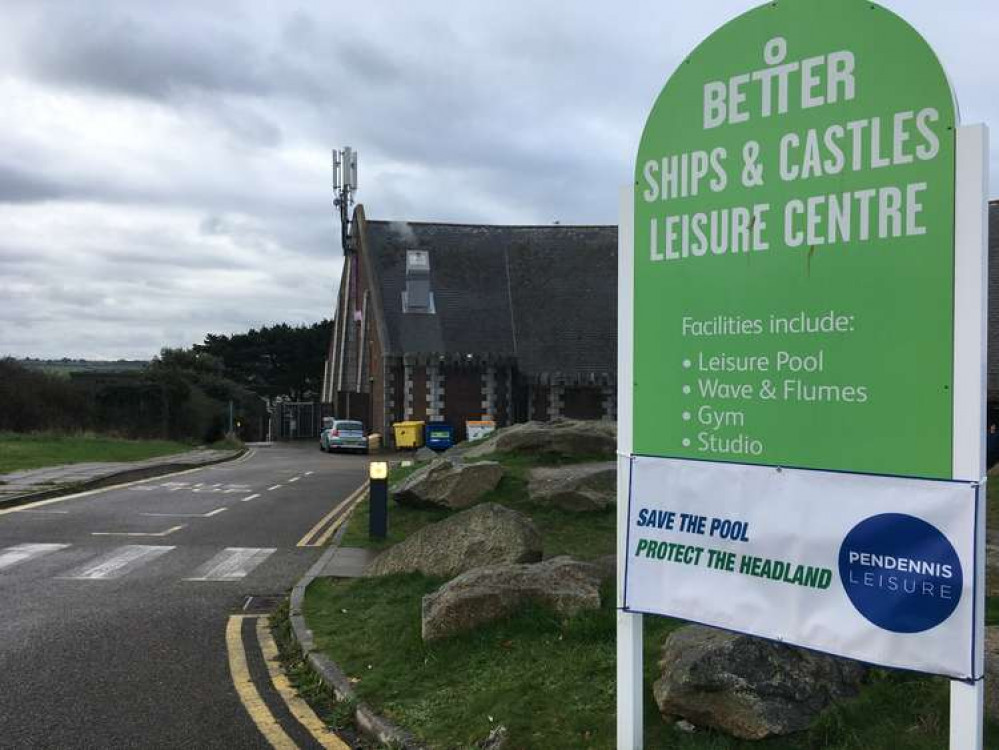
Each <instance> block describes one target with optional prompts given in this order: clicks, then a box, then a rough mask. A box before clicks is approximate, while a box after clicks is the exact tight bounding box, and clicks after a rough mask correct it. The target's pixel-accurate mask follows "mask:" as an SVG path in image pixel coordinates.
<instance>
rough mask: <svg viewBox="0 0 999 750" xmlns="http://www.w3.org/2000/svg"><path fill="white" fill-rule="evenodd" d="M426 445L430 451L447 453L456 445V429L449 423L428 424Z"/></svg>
mask: <svg viewBox="0 0 999 750" xmlns="http://www.w3.org/2000/svg"><path fill="white" fill-rule="evenodd" d="M424 429H425V430H426V437H425V440H424V443H425V444H426V446H427V447H428V448H430V450H434V451H437V452H438V453H440V452H441V451H446V450H447V449H448V448H450V447H451V446H452V445H454V427H452V426H451V425H449V424H448V423H447V422H427V426H426V427H425V428H424Z"/></svg>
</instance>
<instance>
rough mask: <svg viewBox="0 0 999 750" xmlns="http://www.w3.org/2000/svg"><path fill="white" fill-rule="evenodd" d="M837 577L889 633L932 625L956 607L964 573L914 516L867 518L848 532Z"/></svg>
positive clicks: (940, 539)
mask: <svg viewBox="0 0 999 750" xmlns="http://www.w3.org/2000/svg"><path fill="white" fill-rule="evenodd" d="M839 575H840V580H841V581H842V582H843V588H845V589H846V595H847V596H849V597H850V601H851V602H852V603H853V606H854V607H856V608H857V611H858V612H860V614H862V615H863V616H864V617H866V618H867V619H868V620H870V621H871V622H872V623H874V624H875V625H877V626H878V627H879V628H883V629H884V630H890V631H892V632H893V633H921V632H923V631H924V630H929V629H930V628H935V627H936V626H937V625H939V624H940V623H942V622H943V621H944V620H946V619H947V618H948V617H950V616H951V614H952V613H953V612H954V610H955V609H956V608H957V605H958V602H959V601H960V600H961V591H962V588H963V582H964V577H963V575H962V572H961V562H960V560H958V557H957V552H955V551H954V547H953V546H952V545H951V543H950V542H949V541H947V537H945V536H944V535H943V534H942V533H940V531H938V530H937V529H936V527H934V526H932V525H930V524H928V523H926V521H923V520H922V519H919V518H916V517H915V516H908V515H905V514H902V513H882V514H881V515H878V516H871V517H870V518H867V519H865V520H863V521H861V522H860V523H858V524H857V525H856V526H854V527H853V529H852V530H851V531H850V533H849V534H847V535H846V538H845V539H844V540H843V544H842V546H841V547H840V548H839Z"/></svg>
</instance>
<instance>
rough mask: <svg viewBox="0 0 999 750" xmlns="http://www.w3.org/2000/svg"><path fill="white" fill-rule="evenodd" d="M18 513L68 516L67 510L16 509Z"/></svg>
mask: <svg viewBox="0 0 999 750" xmlns="http://www.w3.org/2000/svg"><path fill="white" fill-rule="evenodd" d="M17 512H18V513H32V514H39V515H46V516H68V515H69V511H68V510H30V509H29V510H21V509H18V511H17Z"/></svg>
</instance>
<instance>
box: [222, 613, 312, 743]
mask: <svg viewBox="0 0 999 750" xmlns="http://www.w3.org/2000/svg"><path fill="white" fill-rule="evenodd" d="M247 617H252V615H230V616H229V623H228V624H227V625H226V628H225V643H226V649H227V650H228V652H229V672H230V674H231V675H232V684H233V685H234V686H235V688H236V694H237V695H239V700H240V701H242V703H243V707H244V708H245V709H246V712H247V713H248V714H249V715H250V718H251V719H253V723H254V724H256V725H257V729H259V730H260V733H261V734H262V735H264V738H265V739H266V740H267V741H268V742H269V743H271V747H274V748H275V749H276V750H298V745H296V744H295V742H294V740H292V739H291V737H289V736H288V735H287V734H286V733H285V731H284V729H282V728H281V725H280V724H278V722H277V720H276V719H275V718H274V714H272V713H271V712H270V709H269V708H267V704H266V703H264V700H263V698H261V697H260V693H259V691H258V690H257V687H256V685H254V684H253V679H252V678H251V677H250V669H249V667H248V666H247V663H246V651H245V650H244V649H243V636H242V630H243V620H245V619H246V618H247Z"/></svg>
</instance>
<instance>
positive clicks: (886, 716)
mask: <svg viewBox="0 0 999 750" xmlns="http://www.w3.org/2000/svg"><path fill="white" fill-rule="evenodd" d="M489 458H494V459H496V460H499V461H500V462H501V463H503V465H504V468H505V469H506V476H505V477H504V478H503V480H502V481H501V482H500V484H499V486H498V487H497V488H496V489H495V490H494V491H493V492H491V493H489V494H488V495H487V496H486V497H484V498H483V502H485V501H491V502H497V503H501V504H503V505H506V506H507V507H510V508H514V509H517V510H520V511H522V512H524V513H526V514H527V515H529V516H531V518H532V519H533V520H534V522H535V524H536V525H537V526H538V527H539V529H540V530H541V532H542V534H543V536H544V540H545V554H546V556H554V555H557V554H572V555H574V556H576V557H580V558H594V557H598V556H601V555H604V554H609V553H612V552H613V551H614V548H615V533H616V530H615V523H616V519H615V514H614V513H613V512H609V513H606V514H571V513H564V512H561V511H558V510H555V509H551V508H542V507H538V506H535V505H533V504H532V503H531V502H530V501H529V500H528V499H527V491H526V484H527V472H528V471H529V470H530V468H531V467H533V466H536V465H540V464H544V463H550V462H545V461H539V460H538V459H536V458H526V457H515V456H491V457H489ZM413 470H414V468H408V467H407V469H406V470H403V471H405V472H406V473H408V472H411V471H413ZM402 477H403V472H401V471H399V470H395V471H394V472H393V474H392V475H391V477H390V478H391V480H393V481H399V480H400V479H401V478H402ZM992 489H993V488H991V486H990V490H992ZM997 490H999V483H997ZM994 492H996V491H995V490H993V492H990V504H991V503H992V502H997V503H999V494H993V493H994ZM367 511H368V508H367V504H366V503H363V504H362V505H361V506H360V507H359V508H358V511H357V512H356V513H355V515H354V517H353V518H352V520H351V522H350V524H349V526H348V529H347V532H346V535H345V538H344V540H343V544H344V545H348V546H361V547H376V548H380V547H384V546H388V545H390V544H394V543H396V542H398V541H401V540H402V539H404V538H405V537H406V536H408V535H409V534H411V533H413V532H414V531H415V530H417V529H419V528H421V527H423V526H425V525H426V524H428V523H434V522H436V521H438V520H441V519H442V518H444V517H445V516H446V515H447V513H446V512H445V511H438V510H424V509H413V508H405V507H402V506H399V505H398V504H396V503H394V502H391V501H390V507H389V530H390V536H389V539H388V540H386V541H385V542H372V541H371V540H369V539H368V538H367V528H368V512H367ZM992 518H993V519H999V516H997V515H996V514H993V515H992ZM441 583H442V581H439V580H435V579H431V578H426V577H423V576H420V575H407V576H388V577H385V578H380V579H362V580H356V581H335V580H333V579H319V580H317V581H315V582H314V583H313V584H312V586H311V587H310V588H309V591H308V596H307V597H306V603H305V615H306V617H307V619H308V622H309V626H310V627H311V628H312V630H313V632H314V634H315V637H316V641H317V645H318V646H319V648H321V649H323V650H324V651H325V652H326V653H327V654H329V655H330V656H331V657H332V658H333V659H334V660H335V661H337V663H338V664H340V666H341V667H342V668H343V669H344V671H345V672H346V673H347V674H348V675H349V676H350V677H352V678H353V679H354V680H356V683H355V689H356V690H357V693H358V697H359V698H360V699H361V700H364V701H366V702H367V703H369V704H370V705H371V706H372V707H373V708H375V710H377V711H380V712H382V713H383V714H384V715H385V716H387V717H388V718H390V719H392V720H393V721H395V722H397V723H398V724H399V725H401V726H404V727H406V728H407V729H409V730H410V731H412V732H414V734H416V735H417V736H418V737H420V738H421V739H422V740H423V741H425V742H426V743H427V744H428V745H429V746H430V747H432V748H435V749H439V750H452V749H455V748H471V747H473V746H474V745H475V743H477V742H479V741H481V740H482V739H483V738H485V737H486V736H488V734H489V732H490V731H491V729H492V728H493V727H495V726H496V725H497V724H503V725H504V726H506V727H507V730H508V732H509V739H508V746H509V747H512V748H518V750H521V749H523V750H529V749H537V750H560V749H561V748H565V749H566V750H569V749H570V748H571V749H572V750H576V749H577V748H579V749H586V748H612V747H614V739H615V718H614V717H615V698H614V680H615V656H616V654H615V635H616V621H615V613H614V607H613V601H614V597H613V591H612V590H609V589H607V590H605V591H604V592H603V602H604V604H603V606H602V608H601V609H600V610H599V611H597V612H589V613H584V614H581V615H579V616H577V617H574V618H570V619H563V618H559V617H558V616H556V615H554V614H552V613H551V612H548V611H545V610H542V609H530V610H527V611H525V612H522V613H521V614H519V615H518V616H516V617H513V618H509V619H507V620H503V621H500V622H496V623H494V624H492V625H490V626H488V627H484V628H481V629H479V630H478V631H476V632H474V633H472V634H469V635H464V636H459V637H456V638H452V639H448V640H446V641H443V642H440V643H436V644H432V645H427V644H424V643H423V641H422V639H421V637H420V604H421V598H422V597H423V596H424V595H425V594H427V593H429V592H431V591H433V590H434V589H436V588H437V587H438V586H439V585H440V584H441ZM987 617H988V620H989V622H990V624H996V623H999V599H996V600H989V602H988V610H987ZM681 624H682V623H679V622H676V621H673V620H669V619H667V618H658V617H647V618H645V627H644V640H645V696H646V705H645V715H646V736H645V743H644V745H645V747H647V748H656V749H657V750H664V749H667V748H670V749H672V748H678V749H682V750H750V749H751V748H752V749H753V750H761V749H763V750H820V749H822V750H931V749H932V750H937V749H938V748H941V747H946V744H947V727H948V692H949V686H948V682H947V680H944V679H940V678H932V677H926V676H922V675H916V674H912V673H906V672H897V671H888V670H879V669H875V670H872V671H871V672H870V675H869V677H868V680H867V684H866V685H865V687H864V689H863V691H862V692H861V694H860V695H859V696H857V697H856V698H854V699H852V700H847V701H842V702H840V703H838V704H837V705H835V706H833V707H832V708H830V709H829V710H828V711H826V712H825V713H824V714H823V715H822V716H821V717H820V719H819V721H818V722H817V724H816V725H815V726H814V727H813V728H812V729H811V730H810V731H808V732H804V733H799V734H797V735H793V736H791V737H787V738H780V739H773V740H766V741H762V742H745V741H739V740H735V739H733V738H730V737H727V736H725V735H722V734H719V733H716V732H711V731H706V730H699V731H696V732H693V733H688V732H684V731H682V730H680V729H678V728H677V727H676V726H674V724H673V723H672V722H666V721H664V720H662V719H661V718H660V716H659V714H658V709H657V707H656V705H655V702H654V700H653V697H652V683H653V682H654V681H655V680H656V679H657V678H658V672H659V669H658V664H657V662H658V658H659V649H660V646H661V644H662V641H663V639H664V638H665V637H666V635H667V634H668V633H669V632H670V631H671V630H673V629H675V628H676V627H678V626H680V625H681ZM986 747H987V748H990V749H992V750H999V727H997V726H996V725H994V724H992V723H989V724H987V726H986Z"/></svg>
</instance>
